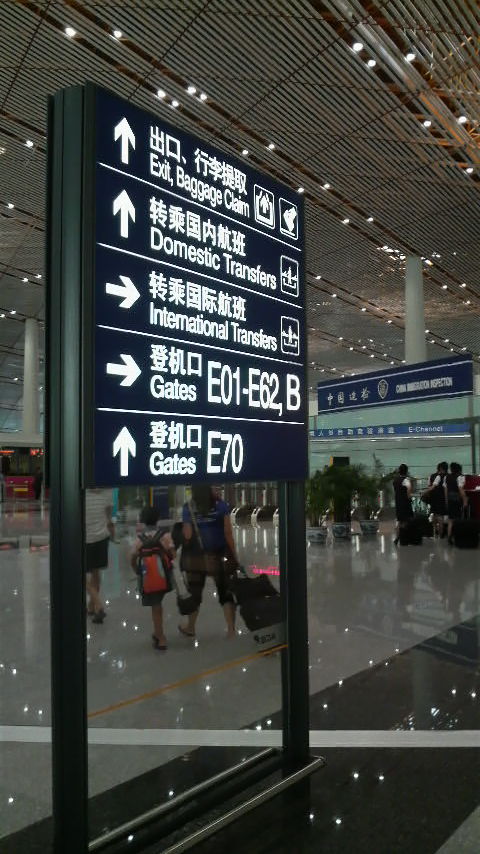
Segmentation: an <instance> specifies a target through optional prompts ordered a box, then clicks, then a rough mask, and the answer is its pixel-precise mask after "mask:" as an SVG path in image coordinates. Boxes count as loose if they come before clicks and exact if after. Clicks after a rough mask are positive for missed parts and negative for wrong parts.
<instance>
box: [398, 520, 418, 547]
mask: <svg viewBox="0 0 480 854" xmlns="http://www.w3.org/2000/svg"><path fill="white" fill-rule="evenodd" d="M398 536H399V540H400V545H401V546H421V545H422V542H423V534H422V527H421V525H419V523H418V520H417V519H410V521H409V522H407V523H406V524H405V525H403V526H402V527H401V528H400V529H399V532H398Z"/></svg>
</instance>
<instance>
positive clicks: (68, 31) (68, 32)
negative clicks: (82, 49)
mask: <svg viewBox="0 0 480 854" xmlns="http://www.w3.org/2000/svg"><path fill="white" fill-rule="evenodd" d="M65 35H66V36H68V38H69V39H73V38H74V37H75V36H76V35H77V31H76V30H74V29H73V27H65Z"/></svg>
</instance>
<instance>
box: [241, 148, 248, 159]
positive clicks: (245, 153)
mask: <svg viewBox="0 0 480 854" xmlns="http://www.w3.org/2000/svg"><path fill="white" fill-rule="evenodd" d="M242 154H243V156H244V157H247V156H248V148H244V149H243V150H242Z"/></svg>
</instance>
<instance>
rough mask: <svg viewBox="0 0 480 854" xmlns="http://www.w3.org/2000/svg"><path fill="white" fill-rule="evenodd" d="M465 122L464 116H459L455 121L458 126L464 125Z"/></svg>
mask: <svg viewBox="0 0 480 854" xmlns="http://www.w3.org/2000/svg"><path fill="white" fill-rule="evenodd" d="M466 121H467V117H466V116H459V117H458V119H457V122H458V124H459V125H464V124H465V122H466Z"/></svg>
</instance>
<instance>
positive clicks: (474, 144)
mask: <svg viewBox="0 0 480 854" xmlns="http://www.w3.org/2000/svg"><path fill="white" fill-rule="evenodd" d="M67 28H70V29H67ZM66 30H67V31H66ZM479 49H480V15H479V7H478V4H477V2H476V0H422V2H420V3H419V2H417V3H413V2H411V0H388V1H387V2H382V0H378V2H376V3H369V2H357V0H354V2H344V0H330V1H329V2H325V3H321V2H318V0H310V2H307V0H305V1H304V0H288V2H287V0H285V2H283V0H184V2H180V0H170V2H162V0H112V2H107V0H105V1H104V2H101V0H98V2H97V0H83V1H82V0H63V1H62V2H60V0H2V2H1V3H0V66H1V74H0V430H1V429H2V427H3V428H4V429H5V427H6V426H7V425H10V426H11V425H12V424H14V422H15V420H16V418H17V412H18V409H19V407H20V406H21V379H22V377H21V370H22V367H21V366H22V353H23V319H24V318H25V317H37V318H39V319H40V320H43V318H44V287H45V278H44V242H45V217H44V208H45V154H46V106H47V97H48V95H50V94H51V93H53V92H55V91H56V90H57V89H59V88H61V87H64V86H69V85H73V84H77V83H83V82H84V81H86V80H92V81H94V82H95V83H97V84H99V85H103V86H105V87H107V88H109V89H111V90H114V91H116V92H117V93H118V94H119V95H121V96H123V97H124V98H128V99H131V100H132V102H134V103H137V104H139V105H140V106H142V107H145V108H147V109H149V110H152V111H154V112H156V113H157V114H158V115H159V116H160V117H162V116H164V117H165V118H166V119H167V120H168V121H170V122H172V123H174V124H178V125H180V126H181V127H183V128H185V129H187V130H190V131H192V132H195V133H197V134H199V135H202V136H203V137H204V138H205V139H206V140H208V141H211V142H212V144H215V145H218V146H219V147H222V148H224V149H226V150H228V151H232V152H234V153H235V154H237V155H239V154H240V155H241V153H242V151H243V150H244V149H248V152H249V153H248V155H247V156H248V159H249V160H250V161H251V162H252V164H253V165H255V166H256V167H258V168H261V169H264V170H266V171H267V172H269V173H271V174H272V175H273V176H274V177H276V178H279V179H281V180H283V181H285V182H286V183H288V184H289V185H291V186H292V187H294V188H304V195H305V202H306V221H307V237H306V247H307V271H308V275H307V280H308V326H309V360H310V362H311V365H310V370H309V385H310V386H311V387H312V388H314V387H315V385H316V383H317V381H318V380H320V379H326V378H327V377H334V376H341V375H342V374H349V373H352V372H361V371H365V370H372V369H374V368H380V367H381V366H382V365H387V366H390V365H391V364H392V363H393V364H399V363H400V362H401V360H402V358H403V339H404V302H403V294H404V264H405V256H406V255H407V254H408V253H417V254H419V255H421V256H422V257H423V258H424V276H425V305H426V327H427V328H428V329H429V332H428V333H427V339H428V342H429V343H428V354H429V357H432V358H439V357H442V356H445V355H449V354H450V352H454V353H459V352H462V351H465V349H466V350H467V351H470V352H472V353H474V355H475V359H476V361H477V362H478V360H479V358H480V356H479V354H480V325H479V314H480V239H479V238H480V228H479V223H480V209H479V199H480V150H479V141H480V109H479V106H480V105H479V81H480V53H479ZM189 86H191V87H195V89H196V92H195V93H194V94H189V92H188V91H187V88H188V87H189ZM158 90H162V91H163V93H165V95H164V97H163V98H159V97H158V94H157V93H158ZM201 93H205V94H206V96H207V97H206V99H203V100H202V99H201V98H200V94H201ZM176 102H178V106H175V104H176ZM272 144H273V146H274V147H273V146H272ZM13 312H16V313H13ZM3 315H5V317H3ZM479 364H480V362H479Z"/></svg>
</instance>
